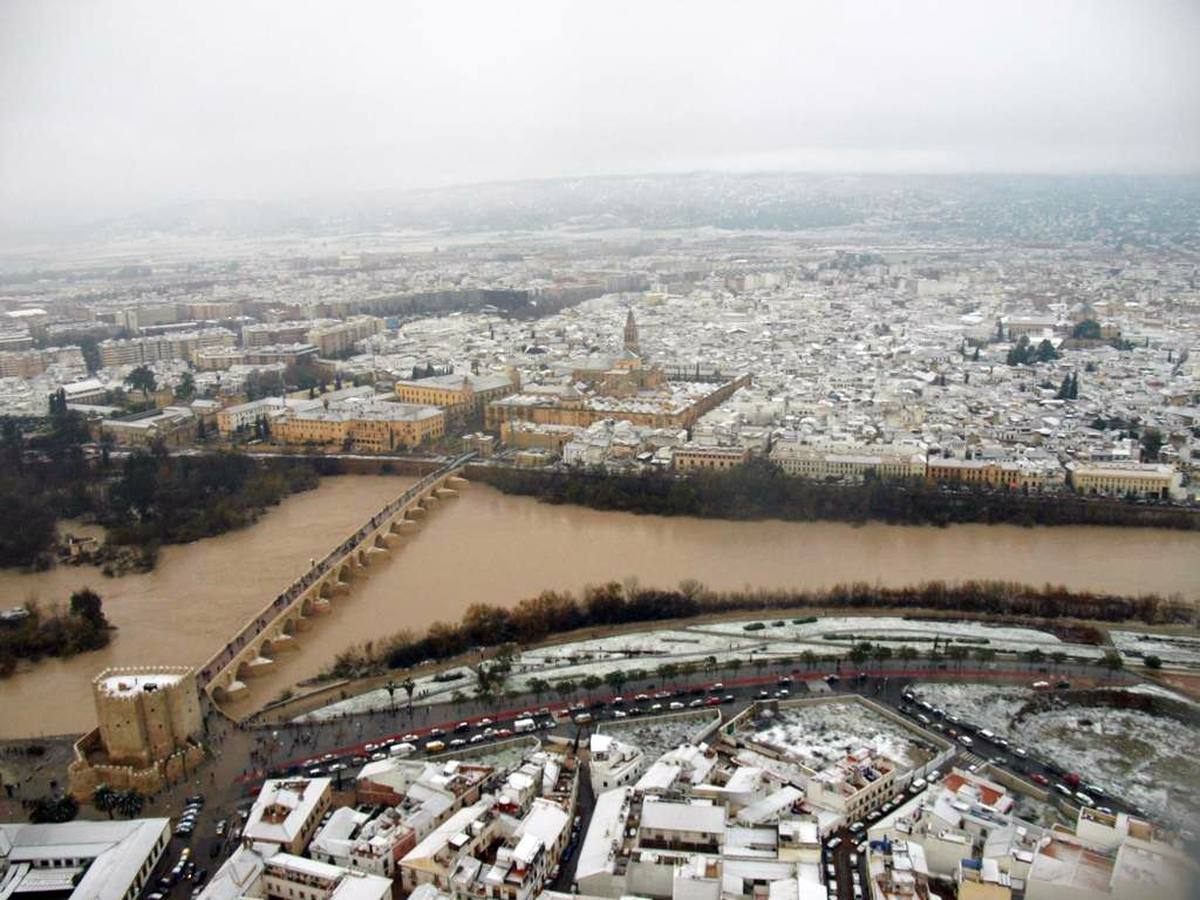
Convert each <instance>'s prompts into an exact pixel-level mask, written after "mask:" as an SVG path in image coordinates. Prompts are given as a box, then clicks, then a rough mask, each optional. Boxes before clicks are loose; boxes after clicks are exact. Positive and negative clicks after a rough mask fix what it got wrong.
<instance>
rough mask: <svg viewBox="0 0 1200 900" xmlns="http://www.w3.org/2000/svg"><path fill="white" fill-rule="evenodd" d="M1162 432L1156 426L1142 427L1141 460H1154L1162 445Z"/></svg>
mask: <svg viewBox="0 0 1200 900" xmlns="http://www.w3.org/2000/svg"><path fill="white" fill-rule="evenodd" d="M1163 443H1164V441H1163V433H1162V432H1161V431H1159V430H1158V429H1157V428H1144V429H1142V461H1143V462H1154V461H1156V460H1157V459H1158V453H1159V451H1160V450H1162V446H1163Z"/></svg>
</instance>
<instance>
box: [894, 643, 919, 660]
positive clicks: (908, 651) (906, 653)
mask: <svg viewBox="0 0 1200 900" xmlns="http://www.w3.org/2000/svg"><path fill="white" fill-rule="evenodd" d="M896 655H897V656H899V657H900V658H901V659H902V660H904V661H905V662H911V661H912V660H914V659H916V658H917V650H916V648H915V647H910V646H909V645H908V644H904V645H903V646H901V647H900V649H899V650H897V651H896Z"/></svg>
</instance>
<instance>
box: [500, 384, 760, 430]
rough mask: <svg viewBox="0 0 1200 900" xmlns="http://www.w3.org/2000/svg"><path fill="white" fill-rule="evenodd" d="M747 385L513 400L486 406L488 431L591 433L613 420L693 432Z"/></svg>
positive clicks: (668, 387) (678, 386)
mask: <svg viewBox="0 0 1200 900" xmlns="http://www.w3.org/2000/svg"><path fill="white" fill-rule="evenodd" d="M749 384H750V376H749V375H739V376H737V377H736V378H733V379H731V380H730V381H727V382H725V383H724V384H718V385H712V384H702V383H700V382H668V383H667V384H665V385H664V386H663V388H662V389H661V390H659V391H655V392H647V393H645V394H636V395H634V396H608V395H604V394H595V395H591V396H581V395H579V394H578V393H575V392H574V391H571V392H569V393H564V394H561V395H558V396H554V395H549V394H537V393H532V392H531V393H524V394H514V395H513V396H511V397H504V398H502V399H500V400H494V401H492V402H491V403H489V404H488V406H487V423H486V427H487V429H488V430H489V431H498V430H499V429H500V427H501V425H502V424H503V423H504V422H510V421H513V420H523V421H526V422H533V423H535V424H538V425H572V426H575V427H578V428H587V427H588V426H590V425H592V424H594V423H595V422H599V421H600V420H602V419H613V420H616V421H626V422H632V423H633V424H634V425H645V426H649V427H651V428H673V429H680V428H690V427H691V426H692V425H694V424H695V422H696V420H697V419H699V418H700V417H701V416H703V415H704V414H705V413H707V412H709V411H711V410H713V409H715V408H716V407H717V406H719V405H720V404H721V403H724V402H725V401H726V400H727V399H729V397H730V396H732V395H733V394H734V392H736V391H737V390H739V389H740V388H743V387H746V386H747V385H749Z"/></svg>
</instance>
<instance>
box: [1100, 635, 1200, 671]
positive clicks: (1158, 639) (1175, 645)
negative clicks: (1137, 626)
mask: <svg viewBox="0 0 1200 900" xmlns="http://www.w3.org/2000/svg"><path fill="white" fill-rule="evenodd" d="M1109 635H1110V637H1111V638H1112V642H1113V645H1114V646H1116V648H1117V649H1118V650H1120V651H1121V653H1123V654H1125V655H1126V656H1134V657H1135V658H1141V657H1145V656H1157V657H1158V658H1159V659H1161V660H1162V661H1163V662H1168V663H1182V664H1185V665H1200V638H1194V637H1186V636H1184V635H1178V634H1147V633H1145V632H1141V631H1111V632H1109Z"/></svg>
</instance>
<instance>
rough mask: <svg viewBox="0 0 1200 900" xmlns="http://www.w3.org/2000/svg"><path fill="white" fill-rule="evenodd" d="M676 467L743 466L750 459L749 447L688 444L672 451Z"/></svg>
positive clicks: (717, 467) (710, 469) (682, 468)
mask: <svg viewBox="0 0 1200 900" xmlns="http://www.w3.org/2000/svg"><path fill="white" fill-rule="evenodd" d="M671 458H672V461H673V462H674V464H675V469H676V470H677V471H680V472H691V471H694V470H697V469H703V470H706V471H712V470H717V471H725V470H727V469H735V468H737V467H738V466H743V465H745V464H746V463H748V462H749V461H750V448H749V447H704V446H700V445H698V444H688V445H685V446H683V447H676V448H675V449H674V450H672V451H671Z"/></svg>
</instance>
